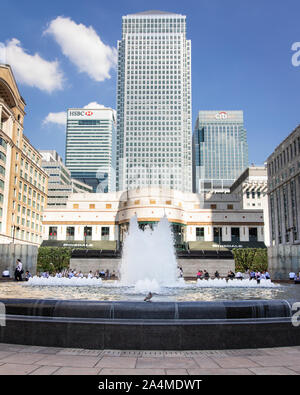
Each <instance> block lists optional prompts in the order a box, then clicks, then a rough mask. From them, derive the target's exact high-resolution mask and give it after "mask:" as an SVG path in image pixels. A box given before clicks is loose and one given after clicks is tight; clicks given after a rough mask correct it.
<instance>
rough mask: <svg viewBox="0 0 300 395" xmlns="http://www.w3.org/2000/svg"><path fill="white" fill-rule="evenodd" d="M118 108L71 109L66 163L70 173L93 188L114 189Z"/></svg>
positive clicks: (109, 190)
mask: <svg viewBox="0 0 300 395" xmlns="http://www.w3.org/2000/svg"><path fill="white" fill-rule="evenodd" d="M115 145H116V131H115V111H114V110H112V109H111V108H101V109H99V108H97V109H84V108H72V109H69V110H68V118H67V137H66V158H65V162H66V166H67V168H68V169H69V170H70V171H71V177H72V178H75V179H77V180H79V181H81V182H83V183H85V184H88V185H90V186H91V187H93V190H94V192H111V191H114V190H115V167H116V165H115V150H116V148H115Z"/></svg>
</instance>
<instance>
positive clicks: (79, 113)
mask: <svg viewBox="0 0 300 395" xmlns="http://www.w3.org/2000/svg"><path fill="white" fill-rule="evenodd" d="M93 114H94V113H93V111H70V112H69V116H71V117H84V116H87V117H90V116H92V115H93Z"/></svg>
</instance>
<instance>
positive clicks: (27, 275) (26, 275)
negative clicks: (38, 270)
mask: <svg viewBox="0 0 300 395" xmlns="http://www.w3.org/2000/svg"><path fill="white" fill-rule="evenodd" d="M30 277H32V275H31V273H30V272H29V271H28V270H27V271H26V273H25V281H29V279H30Z"/></svg>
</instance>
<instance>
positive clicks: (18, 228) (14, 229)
mask: <svg viewBox="0 0 300 395" xmlns="http://www.w3.org/2000/svg"><path fill="white" fill-rule="evenodd" d="M16 229H17V231H19V230H20V227H19V226H16V225H14V226H13V240H12V242H13V244H14V242H15V231H16Z"/></svg>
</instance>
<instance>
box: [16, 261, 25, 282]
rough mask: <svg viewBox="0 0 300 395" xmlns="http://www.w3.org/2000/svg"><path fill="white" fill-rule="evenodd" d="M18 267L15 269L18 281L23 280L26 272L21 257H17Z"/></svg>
mask: <svg viewBox="0 0 300 395" xmlns="http://www.w3.org/2000/svg"><path fill="white" fill-rule="evenodd" d="M16 263H17V267H16V270H15V280H16V281H22V280H23V279H22V274H23V273H24V270H23V264H22V262H21V259H17V262H16Z"/></svg>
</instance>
